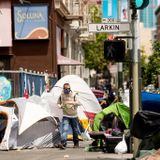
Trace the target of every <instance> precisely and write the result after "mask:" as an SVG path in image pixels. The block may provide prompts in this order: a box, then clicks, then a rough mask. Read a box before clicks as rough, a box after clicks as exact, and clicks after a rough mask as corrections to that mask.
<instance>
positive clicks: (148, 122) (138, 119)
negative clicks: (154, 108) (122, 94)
mask: <svg viewBox="0 0 160 160" xmlns="http://www.w3.org/2000/svg"><path fill="white" fill-rule="evenodd" d="M159 131H160V113H156V112H151V111H139V112H137V113H136V115H135V117H134V119H133V124H132V127H131V133H132V135H133V136H135V137H137V138H140V139H145V138H149V137H151V136H153V135H154V134H156V133H157V132H159Z"/></svg>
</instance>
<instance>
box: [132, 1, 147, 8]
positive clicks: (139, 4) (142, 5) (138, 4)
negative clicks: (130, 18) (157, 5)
mask: <svg viewBox="0 0 160 160" xmlns="http://www.w3.org/2000/svg"><path fill="white" fill-rule="evenodd" d="M148 4H149V0H130V6H131V7H130V8H131V9H134V8H135V9H144V8H146V7H147V6H148Z"/></svg>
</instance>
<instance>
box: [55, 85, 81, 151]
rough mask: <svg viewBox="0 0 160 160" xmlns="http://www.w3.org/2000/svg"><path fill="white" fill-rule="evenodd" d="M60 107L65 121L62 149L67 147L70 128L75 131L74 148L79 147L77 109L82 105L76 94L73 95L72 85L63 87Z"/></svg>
mask: <svg viewBox="0 0 160 160" xmlns="http://www.w3.org/2000/svg"><path fill="white" fill-rule="evenodd" d="M58 105H59V106H60V107H61V108H62V110H63V119H62V133H61V138H62V141H61V143H62V147H61V148H63V149H64V148H65V147H66V146H67V132H68V130H69V126H71V128H72V131H73V143H74V148H78V147H79V139H78V133H79V130H78V121H77V120H78V117H77V108H78V106H79V105H80V104H79V102H78V100H77V98H76V93H73V92H72V90H71V88H70V84H69V83H65V84H64V85H63V91H62V94H61V96H60V98H59V101H58Z"/></svg>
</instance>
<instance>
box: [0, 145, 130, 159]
mask: <svg viewBox="0 0 160 160" xmlns="http://www.w3.org/2000/svg"><path fill="white" fill-rule="evenodd" d="M84 145H86V144H83V142H82V143H81V145H80V148H78V149H75V148H72V144H70V145H69V146H68V147H67V148H66V149H65V150H60V149H59V148H48V149H25V150H11V151H0V160H96V159H99V160H126V159H131V158H132V157H133V155H132V154H128V153H127V154H121V155H119V154H114V153H103V152H87V151H85V150H84Z"/></svg>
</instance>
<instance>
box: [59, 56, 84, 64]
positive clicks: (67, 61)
mask: <svg viewBox="0 0 160 160" xmlns="http://www.w3.org/2000/svg"><path fill="white" fill-rule="evenodd" d="M57 63H58V65H64V66H65V65H67V66H68V65H84V63H82V62H79V61H76V60H74V59H70V58H68V57H65V56H62V55H57Z"/></svg>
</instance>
